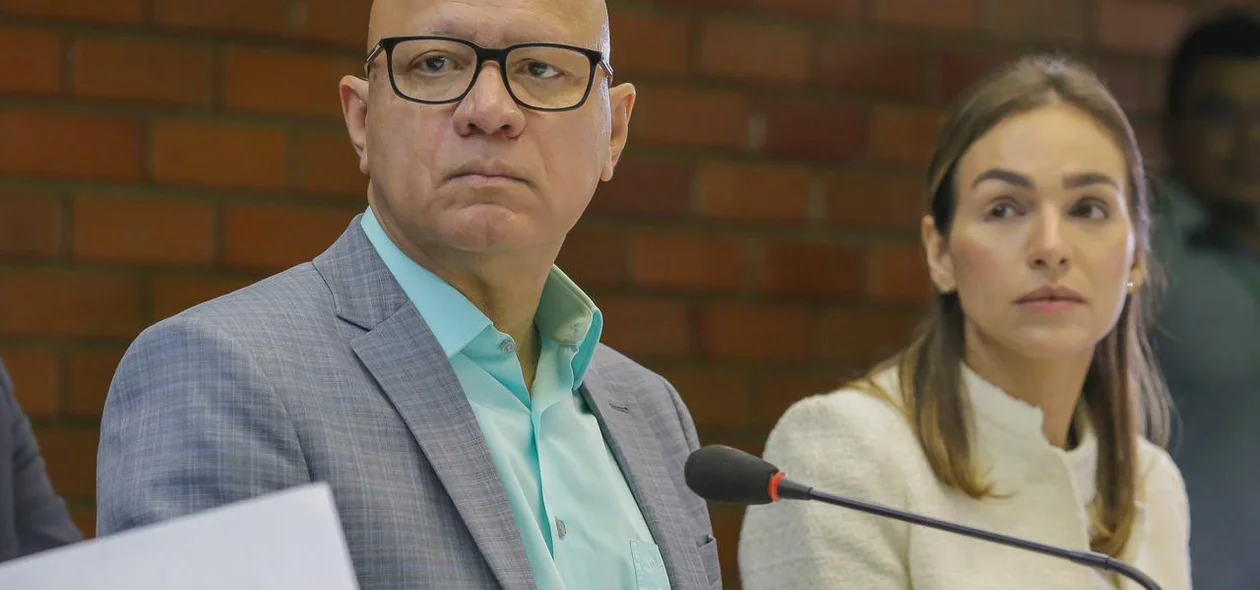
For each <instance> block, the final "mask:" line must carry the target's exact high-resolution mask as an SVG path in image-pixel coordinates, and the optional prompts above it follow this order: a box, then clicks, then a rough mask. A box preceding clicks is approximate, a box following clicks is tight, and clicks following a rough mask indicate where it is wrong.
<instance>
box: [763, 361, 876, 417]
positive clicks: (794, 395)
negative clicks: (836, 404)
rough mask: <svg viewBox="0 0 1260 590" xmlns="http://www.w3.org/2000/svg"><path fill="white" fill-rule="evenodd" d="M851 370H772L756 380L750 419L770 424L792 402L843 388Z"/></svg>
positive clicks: (835, 368)
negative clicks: (777, 371)
mask: <svg viewBox="0 0 1260 590" xmlns="http://www.w3.org/2000/svg"><path fill="white" fill-rule="evenodd" d="M852 374H854V370H851V369H842V368H839V367H833V368H830V369H827V370H820V371H816V372H815V371H809V372H805V373H798V372H792V373H785V374H780V373H774V374H770V375H763V376H761V377H760V378H759V379H757V386H756V390H755V393H754V395H753V421H754V422H756V423H758V424H763V425H766V426H773V425H775V424H777V423H778V422H779V419H780V418H782V417H783V413H784V412H786V411H787V409H788V408H789V407H791V406H792V404H794V403H796V402H797V401H800V400H802V399H804V398H807V397H809V396H812V395H819V394H823V393H830V392H832V391H835V390H837V389H839V388H840V387H842V386H843V385H844V384H845V381H846V378H847V377H850V376H851V375H852Z"/></svg>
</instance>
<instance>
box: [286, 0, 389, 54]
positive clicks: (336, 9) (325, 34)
mask: <svg viewBox="0 0 1260 590" xmlns="http://www.w3.org/2000/svg"><path fill="white" fill-rule="evenodd" d="M303 8H304V10H303V11H302V12H301V14H302V16H303V19H302V26H300V27H299V29H300V30H302V32H304V33H305V34H306V36H307V37H310V38H312V39H316V40H319V41H327V42H329V43H333V44H336V45H340V46H343V47H352V48H355V49H358V50H361V51H363V52H364V57H366V56H367V51H366V49H367V28H368V12H370V10H371V8H372V2H371V0H305V3H304V4H303Z"/></svg>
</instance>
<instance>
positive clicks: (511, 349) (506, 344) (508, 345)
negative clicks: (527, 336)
mask: <svg viewBox="0 0 1260 590" xmlns="http://www.w3.org/2000/svg"><path fill="white" fill-rule="evenodd" d="M499 350H502V351H503V354H516V343H515V342H512V339H511V338H508V339H506V340H504V341H503V344H501V345H499Z"/></svg>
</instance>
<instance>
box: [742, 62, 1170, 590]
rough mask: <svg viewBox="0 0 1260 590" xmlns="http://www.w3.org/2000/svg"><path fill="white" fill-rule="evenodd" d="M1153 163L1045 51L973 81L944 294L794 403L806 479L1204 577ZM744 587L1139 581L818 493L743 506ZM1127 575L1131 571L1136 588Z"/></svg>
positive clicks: (928, 223)
mask: <svg viewBox="0 0 1260 590" xmlns="http://www.w3.org/2000/svg"><path fill="white" fill-rule="evenodd" d="M1142 166H1143V164H1142V156H1141V153H1140V152H1139V149H1138V145H1137V142H1136V140H1135V138H1134V134H1133V130H1132V128H1131V127H1130V125H1129V123H1128V121H1127V120H1126V119H1125V116H1124V114H1123V112H1122V110H1121V108H1120V107H1119V106H1118V105H1117V103H1116V101H1115V100H1114V99H1113V98H1112V97H1111V95H1109V94H1108V93H1107V91H1106V89H1105V88H1104V87H1103V85H1102V84H1101V83H1100V82H1099V81H1098V80H1097V79H1096V78H1095V77H1094V76H1093V75H1092V74H1091V73H1090V72H1089V71H1088V70H1086V69H1084V68H1082V67H1080V66H1077V65H1074V64H1071V63H1068V62H1066V61H1062V60H1058V59H1051V58H1032V59H1026V60H1024V61H1021V62H1020V63H1018V64H1017V65H1015V66H1014V67H1013V68H1011V69H1009V70H1007V71H1005V72H1003V73H1001V74H1000V75H997V76H995V77H994V78H992V79H990V80H988V81H986V82H984V83H983V84H981V85H979V86H978V87H977V88H975V89H974V90H973V91H972V92H971V93H970V94H969V95H968V96H966V97H965V98H964V100H963V101H962V102H961V103H960V105H959V107H958V108H957V110H956V111H955V112H954V113H953V115H952V117H951V119H950V120H949V122H948V123H947V125H946V127H945V130H944V132H943V134H942V135H941V137H940V141H939V143H938V145H937V148H936V153H935V156H934V158H933V161H932V164H931V167H930V171H929V186H928V194H929V195H930V201H931V203H930V212H929V214H928V215H926V216H925V217H924V219H923V224H922V226H923V227H922V234H923V243H924V248H925V250H926V254H927V260H928V267H929V271H930V274H931V279H932V281H933V283H935V285H936V288H937V290H938V294H937V296H936V298H935V303H934V306H933V311H932V313H931V315H930V317H929V319H928V321H927V322H926V323H925V325H924V327H923V328H922V329H921V331H920V333H919V335H918V337H917V338H916V339H915V340H914V342H913V343H912V344H911V345H910V346H909V347H908V348H907V349H906V350H905V351H903V352H902V353H901V354H900V355H898V356H897V357H895V358H893V359H892V360H890V361H888V362H887V363H885V364H884V365H883V366H880V367H877V368H876V369H875V370H874V371H872V373H871V374H870V375H869V376H868V377H867V378H865V379H863V380H862V381H860V382H858V383H855V384H852V385H851V386H849V387H846V388H844V389H841V390H839V391H836V392H832V393H830V394H826V395H820V396H815V397H812V398H808V399H805V400H802V401H800V402H798V403H796V404H795V405H793V406H792V407H791V408H790V409H789V410H788V411H787V412H786V413H785V414H784V415H783V417H782V418H781V419H780V421H779V423H778V424H777V425H776V426H775V428H774V430H773V432H772V433H771V434H770V438H769V440H768V441H767V443H766V450H765V456H766V459H767V460H769V461H771V462H773V463H775V464H777V465H778V466H779V467H780V468H782V469H783V470H784V471H785V472H787V473H788V474H789V475H790V476H791V477H793V478H794V479H798V480H800V481H803V482H808V483H809V484H811V485H814V486H817V487H818V488H819V489H822V490H828V491H831V492H834V493H839V494H843V495H847V496H851V497H856V498H860V499H864V500H867V501H871V502H875V503H879V504H884V505H889V506H893V507H896V508H900V509H903V510H909V511H912V512H916V513H920V514H925V515H928V516H933V517H936V518H940V519H944V520H949V521H954V522H959V523H963V524H966V525H970V526H973V527H979V528H982V529H988V530H992V531H996V532H1000V533H1005V534H1008V535H1014V536H1016V537H1021V538H1025V539H1030V540H1035V541H1039V542H1042V543H1047V544H1051V545H1056V546H1059V547H1064V548H1068V549H1074V550H1090V549H1092V550H1094V551H1098V552H1102V553H1106V554H1108V555H1111V556H1114V557H1116V558H1118V559H1120V560H1122V561H1125V562H1128V563H1130V564H1132V565H1135V566H1136V567H1138V568H1139V569H1141V570H1143V571H1144V572H1146V573H1147V574H1148V575H1150V576H1152V577H1153V578H1154V579H1155V580H1156V581H1157V582H1159V583H1160V585H1161V586H1162V587H1163V588H1164V590H1184V589H1188V588H1190V581H1189V572H1188V568H1189V566H1188V534H1189V522H1188V521H1189V516H1188V514H1187V508H1186V495H1185V488H1184V486H1183V484H1182V481H1181V476H1180V474H1179V473H1178V471H1177V468H1176V467H1175V466H1174V465H1173V463H1172V461H1171V460H1170V459H1169V457H1168V455H1167V454H1166V453H1165V452H1164V451H1163V450H1161V449H1160V448H1159V447H1157V446H1156V445H1154V444H1152V443H1150V442H1147V440H1146V438H1144V435H1146V437H1149V438H1151V439H1154V440H1160V441H1162V440H1163V439H1164V435H1165V431H1166V430H1167V423H1168V413H1169V410H1168V402H1167V401H1166V400H1167V394H1166V391H1165V389H1164V387H1163V384H1162V381H1161V379H1160V377H1159V375H1158V372H1157V370H1156V367H1155V365H1154V363H1153V362H1152V360H1151V355H1150V351H1149V348H1148V346H1147V340H1146V332H1145V327H1144V326H1145V324H1144V321H1145V317H1146V315H1147V312H1146V310H1145V309H1144V304H1145V303H1146V302H1145V301H1144V299H1145V298H1146V297H1145V290H1144V288H1143V287H1144V286H1145V285H1146V283H1147V278H1148V276H1149V273H1148V270H1147V269H1148V267H1149V264H1150V259H1149V256H1148V244H1147V230H1148V225H1149V217H1148V206H1147V189H1146V185H1145V183H1144V175H1143V168H1142ZM739 561H740V571H741V574H742V577H743V585H744V588H745V589H747V590H762V589H765V588H793V589H804V588H840V589H844V588H861V589H877V590H882V589H893V588H912V587H913V588H914V589H915V590H932V589H953V588H957V589H960V590H961V589H966V590H986V589H995V590H996V589H1003V590H1007V589H1012V588H1019V589H1041V588H1055V589H1058V588H1063V589H1071V590H1082V589H1086V590H1088V589H1095V588H1125V589H1129V588H1137V586H1134V585H1129V584H1128V583H1127V582H1122V581H1120V580H1119V579H1118V578H1114V577H1112V576H1111V575H1109V574H1104V573H1099V572H1095V571H1093V570H1090V569H1087V568H1085V567H1083V566H1079V565H1075V564H1073V563H1070V562H1066V561H1063V560H1058V559H1055V558H1052V557H1047V556H1043V555H1040V554H1036V553H1031V552H1027V551H1021V550H1018V549H1014V548H1008V547H1004V546H1000V545H995V544H991V543H988V542H985V541H980V540H974V539H970V538H966V537H959V536H954V535H951V534H950V533H946V532H942V531H937V530H934V529H928V528H921V527H920V528H916V527H913V526H911V525H909V524H906V523H902V522H900V521H895V520H889V519H883V518H879V517H876V516H872V515H867V514H865V513H859V512H853V511H848V510H845V509H843V508H838V507H832V506H827V505H823V504H818V503H804V502H796V503H792V502H788V503H781V504H773V505H769V506H764V507H754V508H750V509H749V510H748V513H747V515H746V518H745V520H744V527H743V533H742V538H741V543H740V548H739ZM1122 584H1123V585H1122Z"/></svg>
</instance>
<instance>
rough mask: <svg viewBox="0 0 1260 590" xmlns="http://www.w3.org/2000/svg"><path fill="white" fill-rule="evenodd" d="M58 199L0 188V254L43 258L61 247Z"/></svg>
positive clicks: (59, 202) (59, 205)
mask: <svg viewBox="0 0 1260 590" xmlns="http://www.w3.org/2000/svg"><path fill="white" fill-rule="evenodd" d="M61 220H62V207H61V199H59V198H57V197H56V196H53V195H36V194H28V193H24V192H23V193H19V192H10V191H0V255H4V256H9V255H13V256H19V257H24V258H28V259H29V258H44V257H49V256H53V255H55V254H57V252H59V251H61V239H62V221H61Z"/></svg>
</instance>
